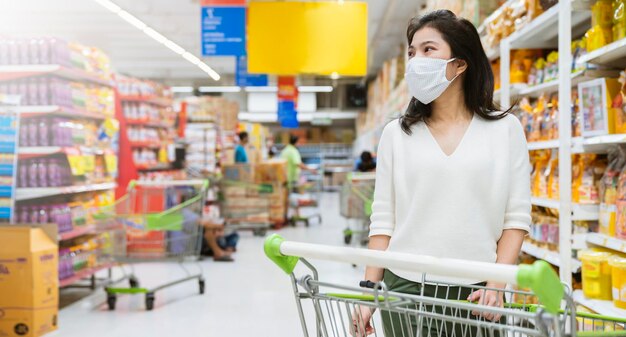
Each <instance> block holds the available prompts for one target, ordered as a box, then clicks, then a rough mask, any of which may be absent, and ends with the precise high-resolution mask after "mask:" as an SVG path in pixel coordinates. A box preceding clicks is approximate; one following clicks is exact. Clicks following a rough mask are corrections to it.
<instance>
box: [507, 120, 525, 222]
mask: <svg viewBox="0 0 626 337" xmlns="http://www.w3.org/2000/svg"><path fill="white" fill-rule="evenodd" d="M507 118H511V119H512V121H511V128H510V136H509V137H510V139H509V142H510V147H509V149H510V153H509V155H510V157H509V160H510V164H509V170H510V172H509V177H510V183H509V198H508V202H507V205H506V212H505V215H504V229H522V230H525V231H526V232H530V223H531V216H530V212H531V203H530V172H531V167H530V160H529V157H528V144H527V143H526V137H525V135H524V130H523V128H522V125H521V124H520V122H519V120H517V118H515V117H513V116H508V117H507Z"/></svg>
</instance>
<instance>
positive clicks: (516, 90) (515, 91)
mask: <svg viewBox="0 0 626 337" xmlns="http://www.w3.org/2000/svg"><path fill="white" fill-rule="evenodd" d="M526 88H528V86H527V85H526V84H522V83H513V84H511V87H510V91H509V95H510V96H511V98H516V97H519V96H520V92H521V91H522V90H525V89H526ZM501 95H502V90H501V89H498V90H496V91H494V92H493V100H494V101H499V100H500V96H501Z"/></svg>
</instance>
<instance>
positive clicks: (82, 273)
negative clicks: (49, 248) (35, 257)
mask: <svg viewBox="0 0 626 337" xmlns="http://www.w3.org/2000/svg"><path fill="white" fill-rule="evenodd" d="M114 266H115V264H113V263H105V264H102V265H100V266H97V267H93V268H87V269H84V270H81V271H79V272H77V273H76V274H74V275H72V276H70V277H68V278H65V279H62V280H59V287H60V288H63V287H67V286H69V285H72V284H74V283H76V282H78V281H80V280H82V279H84V278H87V277H91V275H93V274H95V273H97V272H99V271H101V270H105V269H110V268H112V267H114Z"/></svg>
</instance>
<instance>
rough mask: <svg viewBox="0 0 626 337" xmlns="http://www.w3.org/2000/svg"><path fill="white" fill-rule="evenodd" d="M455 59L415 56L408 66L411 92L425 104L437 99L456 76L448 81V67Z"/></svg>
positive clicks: (407, 81) (408, 83) (406, 75)
mask: <svg viewBox="0 0 626 337" xmlns="http://www.w3.org/2000/svg"><path fill="white" fill-rule="evenodd" d="M454 60H455V59H450V60H442V59H437V58H430V57H413V58H412V59H410V60H409V62H408V64H407V66H406V73H405V74H404V77H405V78H406V83H407V85H408V87H409V93H410V94H411V96H413V97H415V98H416V99H417V100H418V101H420V102H422V103H423V104H429V103H430V102H432V101H434V100H435V99H437V97H439V96H441V94H442V93H443V92H444V91H445V90H446V89H447V88H448V86H449V85H450V83H452V81H454V79H456V78H457V76H458V75H457V76H455V77H454V78H453V79H452V80H450V81H448V79H447V78H446V69H447V67H448V63H450V62H452V61H454Z"/></svg>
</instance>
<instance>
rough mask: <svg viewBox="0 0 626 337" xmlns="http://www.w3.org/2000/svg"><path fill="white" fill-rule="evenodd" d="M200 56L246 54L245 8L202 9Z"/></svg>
mask: <svg viewBox="0 0 626 337" xmlns="http://www.w3.org/2000/svg"><path fill="white" fill-rule="evenodd" d="M201 13H202V14H201V20H202V55H203V56H229V55H234V56H240V55H245V54H246V8H245V7H223V6H218V7H202V11H201Z"/></svg>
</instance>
